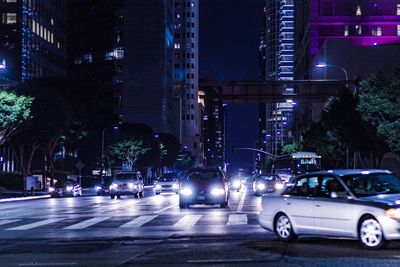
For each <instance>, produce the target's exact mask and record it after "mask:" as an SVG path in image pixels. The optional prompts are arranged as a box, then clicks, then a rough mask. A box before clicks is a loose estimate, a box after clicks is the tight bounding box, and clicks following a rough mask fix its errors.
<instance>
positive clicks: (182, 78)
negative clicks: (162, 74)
mask: <svg viewBox="0 0 400 267" xmlns="http://www.w3.org/2000/svg"><path fill="white" fill-rule="evenodd" d="M174 4H175V6H174V94H175V97H177V98H178V99H179V110H180V111H179V114H180V116H179V117H180V118H179V120H180V126H179V134H178V135H179V140H180V142H181V145H182V147H187V148H188V149H189V151H191V152H192V153H193V154H194V155H195V156H196V158H197V162H198V161H199V153H200V147H201V145H200V125H199V121H200V114H199V108H198V90H199V83H198V81H199V1H198V0H191V1H187V0H175V3H174ZM198 163H199V162H198Z"/></svg>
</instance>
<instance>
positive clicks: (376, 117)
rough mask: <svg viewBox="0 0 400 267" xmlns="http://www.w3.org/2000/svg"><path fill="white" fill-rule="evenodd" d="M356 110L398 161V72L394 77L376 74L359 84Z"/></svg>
mask: <svg viewBox="0 0 400 267" xmlns="http://www.w3.org/2000/svg"><path fill="white" fill-rule="evenodd" d="M359 97H360V102H359V103H358V106H357V108H358V110H359V111H360V113H361V114H362V118H363V120H364V121H366V122H368V123H370V124H372V125H373V126H374V127H376V129H377V133H378V135H380V136H382V137H383V138H384V140H385V142H386V144H387V145H388V146H389V148H390V150H391V151H392V152H393V153H395V154H396V155H397V159H398V160H400V70H399V71H397V72H396V73H395V74H394V75H392V76H389V75H384V74H382V73H376V74H372V75H370V76H369V77H368V78H367V79H365V80H364V81H362V82H361V90H360V96H359Z"/></svg>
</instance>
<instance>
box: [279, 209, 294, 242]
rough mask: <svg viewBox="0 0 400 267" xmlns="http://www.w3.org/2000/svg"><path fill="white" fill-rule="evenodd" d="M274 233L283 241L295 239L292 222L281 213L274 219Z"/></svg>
mask: <svg viewBox="0 0 400 267" xmlns="http://www.w3.org/2000/svg"><path fill="white" fill-rule="evenodd" d="M275 233H276V234H277V236H278V237H279V239H281V240H283V241H292V240H295V239H296V234H295V233H294V232H293V227H292V223H291V222H290V220H289V218H288V217H287V216H286V215H285V214H283V213H281V214H279V215H278V216H277V217H276V219H275Z"/></svg>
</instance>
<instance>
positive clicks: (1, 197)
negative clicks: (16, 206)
mask: <svg viewBox="0 0 400 267" xmlns="http://www.w3.org/2000/svg"><path fill="white" fill-rule="evenodd" d="M49 197H50V194H49V193H48V192H42V191H37V192H35V194H34V195H33V196H32V194H31V192H27V195H25V196H24V194H23V193H22V192H20V191H7V192H3V193H0V203H1V202H11V201H23V200H32V199H43V198H49Z"/></svg>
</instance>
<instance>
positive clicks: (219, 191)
mask: <svg viewBox="0 0 400 267" xmlns="http://www.w3.org/2000/svg"><path fill="white" fill-rule="evenodd" d="M223 194H225V190H224V189H223V188H214V189H213V190H211V195H214V196H221V195H223Z"/></svg>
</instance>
